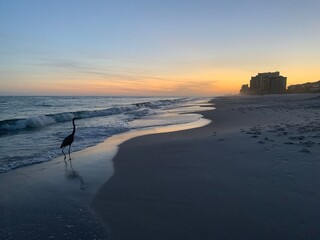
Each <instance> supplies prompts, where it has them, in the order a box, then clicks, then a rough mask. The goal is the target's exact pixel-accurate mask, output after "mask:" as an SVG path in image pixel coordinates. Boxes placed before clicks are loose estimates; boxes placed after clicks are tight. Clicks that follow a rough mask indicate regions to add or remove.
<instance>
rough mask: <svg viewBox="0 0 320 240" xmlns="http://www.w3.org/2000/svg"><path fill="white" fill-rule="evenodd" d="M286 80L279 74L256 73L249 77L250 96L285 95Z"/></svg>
mask: <svg viewBox="0 0 320 240" xmlns="http://www.w3.org/2000/svg"><path fill="white" fill-rule="evenodd" d="M286 86H287V78H286V77H283V76H281V75H280V72H267V73H258V75H256V76H254V77H251V80H250V90H249V92H250V94H276V93H285V91H286Z"/></svg>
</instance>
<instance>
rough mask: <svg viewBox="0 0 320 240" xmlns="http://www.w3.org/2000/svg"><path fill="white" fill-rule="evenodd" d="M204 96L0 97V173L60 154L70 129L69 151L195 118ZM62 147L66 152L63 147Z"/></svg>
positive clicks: (191, 120)
mask: <svg viewBox="0 0 320 240" xmlns="http://www.w3.org/2000/svg"><path fill="white" fill-rule="evenodd" d="M208 100H209V98H189V97H102V96H101V97H78V96H74V97H58V96H57V97H38V96H37V97H14V96H10V97H9V96H0V173H3V172H7V171H10V170H12V169H15V168H19V167H24V166H28V165H31V164H36V163H40V162H44V161H50V160H51V159H53V158H55V157H58V156H61V155H62V152H61V149H60V145H61V143H62V141H63V139H64V138H65V137H66V136H68V135H69V134H71V132H72V128H73V127H72V119H73V118H74V117H76V118H79V120H76V126H77V128H76V135H75V140H74V143H73V144H72V148H71V149H72V151H77V150H81V149H84V148H87V147H90V146H94V145H96V144H98V143H100V142H102V141H104V140H105V139H106V138H108V137H110V136H112V135H115V134H119V133H123V132H126V131H130V130H134V129H143V128H148V127H159V126H166V125H173V124H181V123H189V122H193V121H197V120H198V119H199V118H200V117H201V115H199V114H185V113H190V112H196V111H198V110H199V105H201V104H205V103H207V102H208ZM181 113H184V114H181ZM66 152H67V151H66Z"/></svg>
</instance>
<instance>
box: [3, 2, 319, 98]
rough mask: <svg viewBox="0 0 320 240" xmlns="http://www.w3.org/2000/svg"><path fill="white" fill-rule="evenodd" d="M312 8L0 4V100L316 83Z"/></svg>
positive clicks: (315, 31)
mask: <svg viewBox="0 0 320 240" xmlns="http://www.w3.org/2000/svg"><path fill="white" fill-rule="evenodd" d="M319 9H320V1H313V0H304V1H297V0H291V1H289V0H279V1H274V0H269V1H261V0H256V1H253V0H243V1H235V0H234V1H230V0H225V1H214V0H211V1H209V0H206V1H205V0H194V1H188V0H184V1H178V0H171V1H166V0H163V1H141V0H137V1H122V0H118V1H107V0H105V1H82V0H73V1H71V0H70V1H43V0H38V1H35V0H28V1H27V0H25V1H23V0H20V1H16V0H11V1H1V3H0V81H1V83H2V84H1V85H2V87H1V88H0V94H28V95H29V94H45V95H46V94H86V93H87V94H126V95H131V94H130V93H132V95H149V94H151V95H152V94H154V95H166V94H170V95H175V93H176V94H177V95H190V94H195V95H199V94H200V95H201V94H202V93H203V94H204V95H207V94H211V92H212V94H214V93H224V92H233V91H235V90H237V89H238V88H239V87H240V86H239V84H240V82H245V81H248V79H249V78H250V75H254V74H256V72H257V71H275V70H280V71H281V72H282V73H283V74H284V75H286V76H288V81H289V79H290V78H291V79H292V83H296V82H304V81H306V80H318V79H320V71H319V70H317V67H318V66H319V63H320V61H319V57H318V56H319V53H320V44H319V43H320V28H319V26H318V24H319V22H320V15H319ZM302 76H305V78H304V79H301V77H302ZM237 77H238V78H237ZM289 77H290V78H289ZM317 78H318V79H317ZM90 81H92V83H91V85H90ZM210 81H212V84H211V83H210ZM24 83H26V84H28V85H29V88H26V87H25V86H24V89H25V90H23V88H22V86H23V84H24ZM71 83H77V86H78V87H79V91H77V89H74V88H71V86H70V85H71ZM64 84H65V85H64ZM68 84H69V85H68ZM98 85H99V89H100V90H99V91H96V90H95V89H96V86H98ZM197 85H203V86H204V87H205V86H206V88H207V89H206V90H203V91H202V90H201V89H200V88H199V86H197ZM86 86H87V90H88V88H89V89H90V90H88V91H87V92H84V91H83V87H86ZM134 86H136V87H134ZM141 86H145V87H144V88H141ZM90 87H92V88H90ZM208 88H210V91H211V92H207V90H208Z"/></svg>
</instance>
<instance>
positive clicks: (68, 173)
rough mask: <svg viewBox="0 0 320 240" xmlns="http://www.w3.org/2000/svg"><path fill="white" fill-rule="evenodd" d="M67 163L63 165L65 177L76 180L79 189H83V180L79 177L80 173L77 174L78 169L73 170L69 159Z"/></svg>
mask: <svg viewBox="0 0 320 240" xmlns="http://www.w3.org/2000/svg"><path fill="white" fill-rule="evenodd" d="M69 163H70V164H69V165H68V164H67V163H66V167H65V170H66V178H67V179H70V180H74V179H76V180H78V181H79V183H80V189H81V190H82V191H84V190H85V182H84V180H83V178H82V177H81V175H80V174H79V172H78V171H76V170H74V168H73V166H72V161H69Z"/></svg>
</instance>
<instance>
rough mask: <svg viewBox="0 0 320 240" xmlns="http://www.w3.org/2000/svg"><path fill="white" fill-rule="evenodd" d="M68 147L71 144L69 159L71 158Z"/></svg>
mask: <svg viewBox="0 0 320 240" xmlns="http://www.w3.org/2000/svg"><path fill="white" fill-rule="evenodd" d="M70 147H71V145H69V160H71V157H70Z"/></svg>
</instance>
